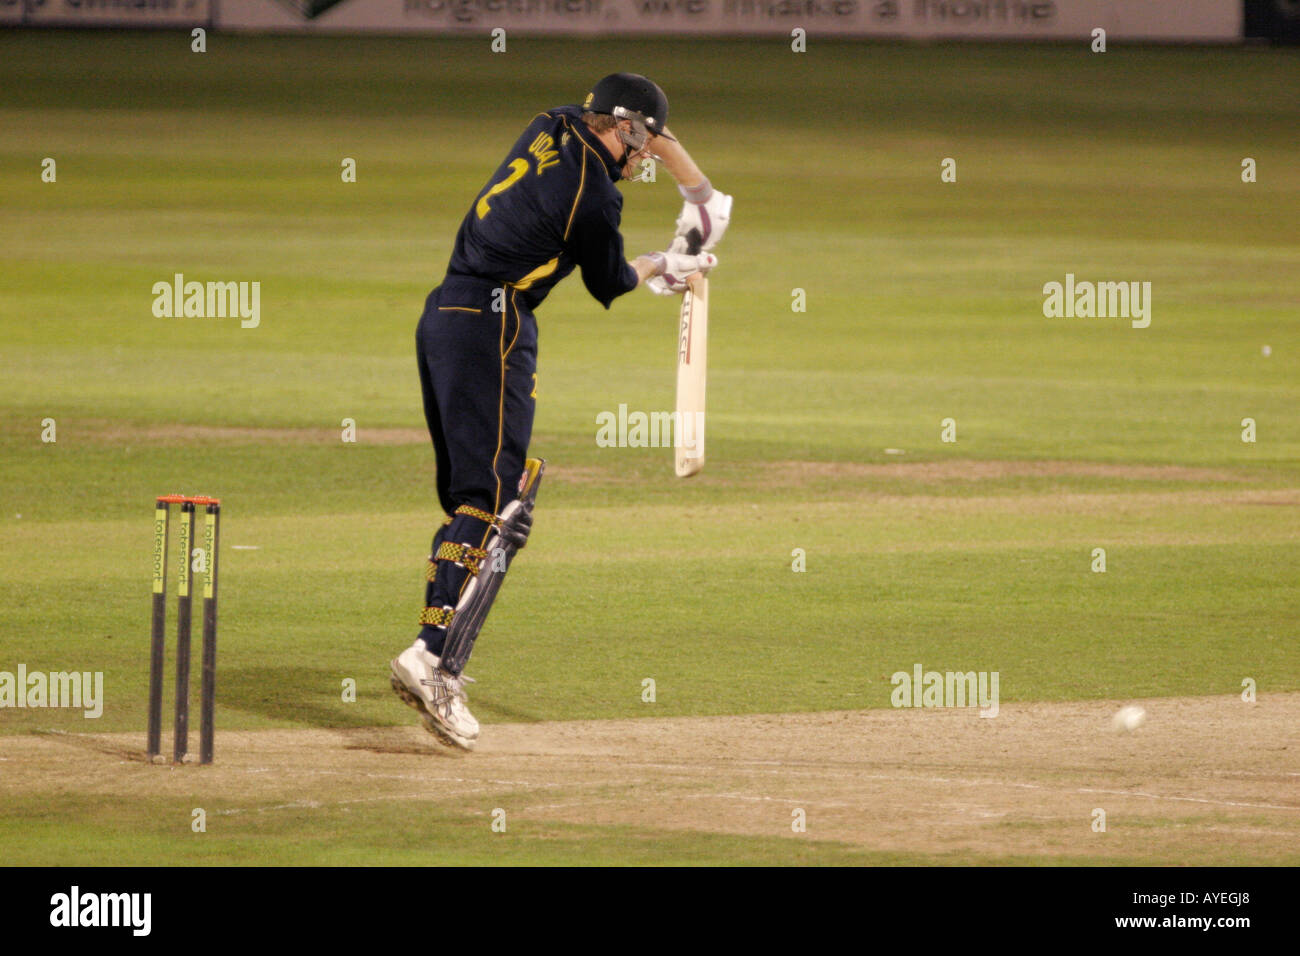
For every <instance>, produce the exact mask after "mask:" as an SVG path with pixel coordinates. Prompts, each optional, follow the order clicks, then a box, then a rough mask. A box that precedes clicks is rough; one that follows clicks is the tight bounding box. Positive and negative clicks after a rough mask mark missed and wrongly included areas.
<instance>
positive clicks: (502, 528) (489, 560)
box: [441, 296, 544, 676]
mask: <svg viewBox="0 0 1300 956" xmlns="http://www.w3.org/2000/svg"><path fill="white" fill-rule="evenodd" d="M505 329H506V344H505V346H504V349H503V368H502V432H501V444H500V449H499V451H498V453H497V455H496V461H495V463H494V468H493V471H494V475H495V480H496V482H497V484H498V486H499V487H500V489H501V491H500V492H499V493H498V494H497V496H496V502H497V507H496V508H495V510H494V513H493V515H492V517H491V520H490V522H489V527H488V535H487V537H486V539H485V540H484V542H483V544H482V545H480V546H479V549H478V551H477V552H476V564H475V566H474V567H472V568H471V569H470V570H469V572H468V573H467V576H466V577H465V579H464V581H463V584H462V587H461V589H460V592H459V595H458V600H457V603H456V605H455V607H454V609H453V612H452V619H451V621H450V622H449V623H448V625H447V639H446V641H445V642H444V646H443V650H442V652H441V666H442V668H443V669H444V670H446V671H447V672H448V673H450V674H452V675H453V676H456V675H459V674H460V673H461V671H462V670H463V668H464V666H465V662H466V661H467V660H468V658H469V655H470V653H471V651H472V650H473V647H474V642H475V640H476V638H477V637H478V633H479V631H480V629H481V628H482V627H483V623H484V621H485V620H486V618H487V614H488V611H489V610H490V609H491V606H492V602H493V601H494V600H495V598H496V594H497V591H498V590H499V589H500V587H501V582H502V579H503V578H504V576H505V573H506V571H507V570H508V569H509V567H510V563H511V561H512V560H513V558H514V556H515V553H516V552H517V551H518V550H519V549H520V548H521V547H523V545H524V542H525V541H526V540H527V537H528V534H529V531H530V530H531V527H532V508H533V502H534V501H535V499H536V495H537V487H538V483H539V482H540V480H541V471H542V467H543V466H544V462H542V461H540V460H537V459H528V458H527V453H528V444H529V441H530V440H531V439H532V429H533V416H534V411H535V409H536V382H537V377H536V368H537V323H536V320H535V319H534V318H533V316H532V315H531V313H529V312H528V311H527V310H526V309H520V308H518V306H517V304H516V302H515V297H514V296H512V297H511V299H510V300H509V302H508V304H507V322H506V323H505ZM521 498H522V500H521Z"/></svg>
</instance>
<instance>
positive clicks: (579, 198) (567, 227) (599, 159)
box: [560, 116, 605, 242]
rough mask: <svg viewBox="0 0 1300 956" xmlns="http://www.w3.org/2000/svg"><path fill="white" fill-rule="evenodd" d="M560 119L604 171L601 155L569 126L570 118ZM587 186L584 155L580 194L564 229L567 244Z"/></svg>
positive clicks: (584, 154)
mask: <svg viewBox="0 0 1300 956" xmlns="http://www.w3.org/2000/svg"><path fill="white" fill-rule="evenodd" d="M560 119H561V120H563V121H564V125H565V128H567V129H568V130H569V132H571V133H572V134H573V138H574V139H576V140H577V141H578V142H579V143H581V144H582V148H583V149H585V150H586V151H587V152H588V153H591V155H593V156H595V157H596V161H597V162H598V163H600V165H601V168H602V169H604V168H605V164H604V162H603V161H602V160H601V158H600V155H599V154H598V153H597V152H596V151H595V150H594V149H592V148H591V146H590V145H589V144H588V143H587V141H586V140H585V139H583V138H582V137H581V136H579V135H578V131H577V130H575V129H574V128H573V127H572V126H570V125H569V118H568V117H567V116H561V117H560ZM586 185H587V154H586V153H583V155H582V175H581V176H580V177H579V178H578V194H577V195H576V196H574V197H573V208H572V209H570V210H569V222H568V225H566V226H565V227H564V241H565V242H568V241H569V230H570V229H572V228H573V217H574V216H576V215H577V214H578V203H579V201H580V200H581V199H582V190H583V187H584V186H586Z"/></svg>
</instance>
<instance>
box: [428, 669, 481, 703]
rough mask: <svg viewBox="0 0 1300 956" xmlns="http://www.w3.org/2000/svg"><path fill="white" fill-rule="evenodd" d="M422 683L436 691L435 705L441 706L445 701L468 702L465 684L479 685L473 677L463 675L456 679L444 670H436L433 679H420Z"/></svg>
mask: <svg viewBox="0 0 1300 956" xmlns="http://www.w3.org/2000/svg"><path fill="white" fill-rule="evenodd" d="M420 683H421V684H424V685H425V686H426V687H432V688H433V690H434V695H435V696H434V703H437V704H441V703H442V702H443V701H449V700H460V701H465V702H467V701H468V700H469V697H468V696H466V694H465V688H464V686H463V685H464V684H477V683H478V681H476V680H475V679H474V678H472V677H468V676H466V675H465V674H461V675H460V676H459V677H455V676H453V675H451V674H448V673H447V672H446V671H445V670H443V669H442V668H440V667H439V668H436V669H435V670H434V672H433V676H432V677H424V678H421V679H420Z"/></svg>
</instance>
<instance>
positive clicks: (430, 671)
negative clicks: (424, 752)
mask: <svg viewBox="0 0 1300 956" xmlns="http://www.w3.org/2000/svg"><path fill="white" fill-rule="evenodd" d="M441 663H442V662H441V661H440V660H439V659H438V655H437V654H433V653H431V652H430V651H429V649H428V648H427V647H425V645H424V641H421V640H418V639H417V640H416V642H415V643H414V644H412V645H411V646H410V647H408V648H407V649H406V650H404V651H402V653H401V654H399V655H397V658H396V659H395V660H394V661H393V665H392V666H393V676H392V680H391V683H392V685H393V690H394V691H396V692H397V696H398V697H400V698H402V700H403V701H405V702H406V703H407V704H408V705H410V706H411V707H414V708H415V709H416V710H418V711H419V712H420V720H421V721H422V722H423V723H424V729H425V730H427V731H429V733H431V734H434V735H435V736H437V737H439V738H441V739H442V740H443V741H445V742H446V743H449V744H452V745H453V746H456V747H460V748H462V749H463V750H473V749H474V741H475V740H477V739H478V721H477V720H475V719H474V715H473V714H471V713H470V712H469V707H468V706H466V704H465V686H464V685H465V683H466V682H469V683H473V678H471V677H466V676H464V675H463V674H462V675H461V676H460V677H453V676H452V675H451V674H448V673H447V672H446V671H445V670H443V669H442V668H441V666H439V665H440V664H441Z"/></svg>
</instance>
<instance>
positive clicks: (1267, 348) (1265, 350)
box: [1260, 345, 1273, 358]
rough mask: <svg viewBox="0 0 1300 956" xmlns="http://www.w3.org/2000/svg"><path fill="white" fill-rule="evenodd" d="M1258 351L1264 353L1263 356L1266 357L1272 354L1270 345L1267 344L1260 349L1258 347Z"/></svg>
mask: <svg viewBox="0 0 1300 956" xmlns="http://www.w3.org/2000/svg"><path fill="white" fill-rule="evenodd" d="M1260 351H1261V352H1263V353H1264V358H1268V357H1269V356H1270V355H1272V354H1273V349H1272V347H1271V346H1268V345H1265V346H1264V347H1263V348H1262V349H1260Z"/></svg>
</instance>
